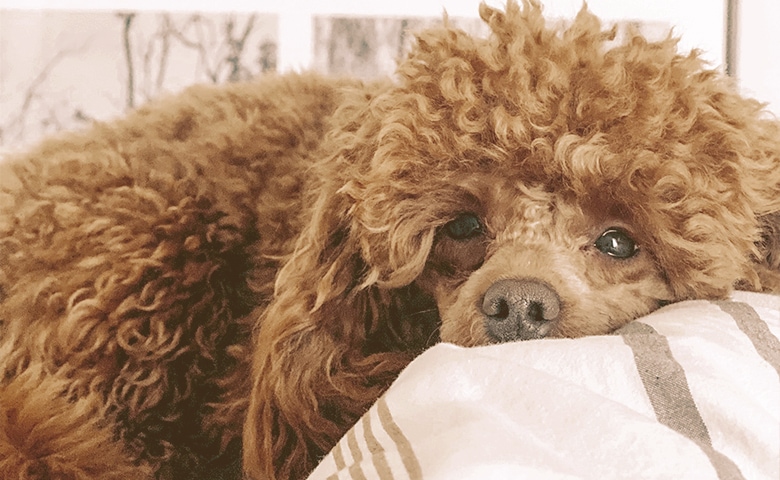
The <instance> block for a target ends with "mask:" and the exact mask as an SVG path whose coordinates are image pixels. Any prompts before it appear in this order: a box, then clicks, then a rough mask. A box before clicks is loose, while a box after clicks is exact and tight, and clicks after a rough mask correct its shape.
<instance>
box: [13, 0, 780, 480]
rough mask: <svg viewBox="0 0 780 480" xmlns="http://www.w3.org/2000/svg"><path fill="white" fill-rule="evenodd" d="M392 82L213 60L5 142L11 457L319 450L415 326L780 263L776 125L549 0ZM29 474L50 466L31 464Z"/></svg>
mask: <svg viewBox="0 0 780 480" xmlns="http://www.w3.org/2000/svg"><path fill="white" fill-rule="evenodd" d="M481 14H482V17H483V18H484V19H485V20H486V22H487V23H488V24H489V25H490V27H491V29H492V31H493V34H492V36H491V37H490V38H488V39H475V38H472V37H469V36H467V35H466V34H465V33H463V32H459V31H457V30H454V29H451V28H449V27H445V28H442V29H438V30H432V31H429V32H426V33H424V34H422V35H421V36H420V38H419V41H418V45H417V46H416V47H415V49H414V50H413V52H412V53H411V55H410V57H409V58H408V59H407V60H405V61H404V62H403V63H402V64H401V65H400V67H399V77H400V79H399V81H398V82H378V83H371V84H363V83H358V82H352V81H348V80H334V79H326V78H322V77H319V76H316V75H287V76H282V77H268V78H265V79H263V80H261V81H259V82H257V83H253V84H243V85H233V86H224V87H210V88H209V87H194V88H192V89H190V90H188V91H187V92H185V93H184V94H182V95H180V96H177V97H173V98H169V99H166V100H162V101H159V102H157V103H154V104H152V105H150V106H148V107H144V108H142V109H140V110H139V111H138V112H135V113H132V114H131V115H129V116H128V117H127V118H124V119H121V120H118V121H115V122H113V123H109V124H100V125H96V126H94V127H93V128H92V129H90V130H89V131H87V132H82V133H74V134H69V135H67V136H63V137H60V138H57V139H52V140H49V141H47V142H45V143H43V144H42V145H41V146H39V147H38V148H36V149H35V150H33V151H31V152H29V153H27V154H25V155H23V156H19V157H16V158H12V159H10V160H9V161H7V162H6V163H5V164H3V165H0V168H2V170H1V171H0V187H2V190H0V321H2V330H0V333H1V334H2V339H1V342H0V371H2V373H3V376H2V377H0V379H1V380H2V383H0V470H2V471H4V472H12V473H11V474H10V475H11V477H10V478H153V477H155V476H156V477H157V478H193V477H197V476H207V475H213V474H214V472H216V471H219V470H221V469H223V467H224V466H225V463H229V462H230V461H231V459H232V458H234V457H235V456H236V455H237V451H238V447H239V446H240V445H239V443H241V442H239V440H240V439H241V438H242V436H243V442H242V443H243V468H244V469H245V471H246V473H247V475H248V476H249V477H250V478H260V479H265V478H300V477H302V476H304V475H305V473H306V472H307V471H309V470H310V469H311V468H312V467H313V466H314V464H315V463H316V461H317V459H318V457H319V455H321V454H323V453H324V452H326V451H327V450H328V449H329V448H330V447H331V446H332V445H333V444H334V443H335V441H336V440H337V439H338V438H339V436H340V435H341V434H343V432H344V431H345V430H346V429H347V428H348V427H349V426H350V425H351V424H352V423H354V421H355V420H356V419H357V418H358V417H359V416H360V415H361V414H362V413H363V412H364V411H365V410H366V409H367V408H368V406H370V405H371V403H372V402H373V401H374V400H376V398H377V397H378V396H379V395H380V394H381V392H382V391H383V390H384V389H385V388H386V387H387V385H388V384H389V383H390V382H391V381H392V379H393V378H394V377H395V376H396V375H397V373H398V372H399V371H400V370H401V369H402V368H403V367H404V366H405V365H406V364H407V363H408V362H409V361H410V360H411V359H412V358H414V356H415V355H416V354H417V353H419V352H420V351H422V350H423V349H424V348H426V347H427V346H428V345H430V344H431V343H433V342H436V341H438V340H439V339H442V340H445V341H451V342H456V343H460V344H462V345H478V344H485V343H491V342H503V341H511V340H516V339H529V338H541V337H545V336H569V337H575V336H581V335H587V334H599V333H606V332H608V331H611V330H613V329H615V328H617V327H619V326H621V325H624V324H625V323H627V322H629V321H630V320H632V319H634V318H636V317H638V316H640V315H643V314H646V313H648V312H650V311H652V310H654V309H655V308H658V307H659V306H660V305H663V304H665V303H668V302H674V301H679V300H683V299H689V298H718V297H723V296H725V295H727V294H728V293H729V291H730V290H731V289H732V288H734V287H735V286H737V287H740V288H745V289H752V290H767V291H780V273H779V272H778V263H779V262H780V260H778V258H780V255H779V254H778V248H777V243H778V235H777V230H778V218H779V217H778V212H780V195H779V193H780V168H778V166H780V126H778V123H777V122H776V121H774V120H771V119H769V118H767V117H766V116H765V115H764V114H763V113H762V111H761V108H760V105H758V104H757V103H756V102H753V101H750V100H746V99H743V98H741V97H740V96H739V95H737V94H736V93H735V92H734V91H733V89H732V87H731V86H730V85H729V83H728V82H727V81H726V80H724V79H722V78H720V76H719V75H718V74H716V73H715V72H712V71H708V70H706V69H704V68H703V65H702V63H701V61H700V60H699V59H698V58H696V56H695V55H690V56H681V55H678V54H677V53H676V52H675V42H674V40H672V39H667V40H665V41H662V42H658V43H648V42H646V41H644V40H643V39H641V38H640V37H638V36H633V37H631V36H629V39H628V41H627V43H626V44H625V45H623V46H616V47H614V48H611V49H608V50H607V49H605V42H606V41H607V40H608V39H609V38H610V34H609V33H605V32H602V31H601V29H600V26H599V24H598V21H597V20H596V19H595V18H594V17H592V16H591V15H590V14H588V13H587V12H583V13H581V14H580V15H579V16H578V18H577V20H576V21H575V22H574V23H573V24H572V25H571V26H570V27H569V28H568V29H567V30H566V31H565V32H556V31H554V30H549V29H547V28H546V27H545V25H544V19H543V18H542V16H541V13H540V9H539V8H538V6H537V5H535V4H533V3H525V4H524V6H523V8H521V7H518V6H517V5H515V4H514V3H511V2H510V4H509V5H508V7H507V11H506V13H503V12H498V11H495V10H492V9H489V8H487V7H483V8H482V10H481ZM25 475H26V476H25Z"/></svg>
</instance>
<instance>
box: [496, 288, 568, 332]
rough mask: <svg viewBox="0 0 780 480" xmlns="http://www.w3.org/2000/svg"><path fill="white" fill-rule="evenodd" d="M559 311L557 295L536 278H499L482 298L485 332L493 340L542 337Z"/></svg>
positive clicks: (551, 325) (549, 328) (559, 304)
mask: <svg viewBox="0 0 780 480" xmlns="http://www.w3.org/2000/svg"><path fill="white" fill-rule="evenodd" d="M560 311H561V302H560V300H559V299H558V295H557V294H556V293H555V291H554V290H553V289H552V288H550V287H549V286H547V285H546V284H544V283H542V282H539V281H537V280H528V279H507V280H499V281H497V282H495V283H494V284H493V285H491V286H490V288H488V289H487V291H486V292H485V296H484V297H483V300H482V313H483V314H484V315H485V325H486V328H487V332H488V335H489V336H490V337H491V338H492V339H493V340H494V341H497V342H510V341H513V340H529V339H532V338H542V337H544V336H546V335H547V334H548V333H549V332H550V330H551V329H552V327H553V324H554V321H555V320H556V319H557V318H558V315H559V314H560Z"/></svg>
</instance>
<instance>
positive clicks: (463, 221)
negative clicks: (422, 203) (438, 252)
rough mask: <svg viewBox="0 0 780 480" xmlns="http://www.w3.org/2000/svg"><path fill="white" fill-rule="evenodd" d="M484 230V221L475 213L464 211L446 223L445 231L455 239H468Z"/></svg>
mask: <svg viewBox="0 0 780 480" xmlns="http://www.w3.org/2000/svg"><path fill="white" fill-rule="evenodd" d="M482 232H483V227H482V223H481V222H480V221H479V218H478V217H477V216H476V215H474V214H473V213H462V214H460V215H458V217H457V218H456V219H455V220H453V221H451V222H449V223H447V224H446V225H444V233H446V234H447V236H449V237H450V238H452V239H454V240H466V239H469V238H472V237H474V236H476V235H480V234H481V233H482Z"/></svg>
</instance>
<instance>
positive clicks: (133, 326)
mask: <svg viewBox="0 0 780 480" xmlns="http://www.w3.org/2000/svg"><path fill="white" fill-rule="evenodd" d="M347 86H348V85H347V84H346V83H344V82H338V81H332V80H325V79H322V78H320V77H316V76H306V75H301V76H285V77H269V78H266V79H264V80H262V81H261V82H258V83H250V84H240V85H231V86H227V87H219V88H216V87H207V86H198V87H192V88H191V89H189V90H188V91H187V92H185V93H184V94H182V95H178V96H174V97H171V98H167V99H164V100H162V101H159V102H156V103H152V104H151V105H149V106H147V107H143V108H141V109H140V110H139V111H137V112H133V113H132V114H130V115H129V116H128V117H127V118H124V119H121V120H118V121H116V122H113V123H105V124H97V125H95V126H93V127H92V128H91V129H89V130H87V131H85V132H79V133H73V134H68V135H65V136H62V137H59V138H55V139H51V140H48V141H47V142H45V143H43V144H42V145H40V146H39V147H37V148H36V149H35V150H33V151H32V152H30V153H28V154H25V155H20V156H16V157H13V158H10V159H8V160H7V161H6V162H4V163H3V164H2V165H0V322H2V327H1V328H2V329H1V330H0V335H1V337H2V338H1V339H0V341H1V343H0V353H1V354H0V372H1V373H2V376H0V419H2V420H0V429H1V430H2V431H0V452H2V453H3V454H2V455H0V471H3V472H5V474H6V475H10V477H11V478H16V473H17V472H24V471H27V472H28V473H29V472H35V471H38V472H42V474H44V475H47V474H54V473H55V472H59V474H62V475H65V476H66V477H67V476H68V475H74V478H76V477H78V472H81V474H87V475H89V474H90V473H89V472H90V471H92V472H93V473H97V472H100V475H102V476H101V478H104V477H105V478H110V473H109V472H110V470H111V467H112V465H113V468H114V469H115V471H116V472H117V475H119V476H122V475H126V474H128V472H129V471H132V470H133V469H134V468H137V469H138V470H137V471H135V474H133V475H131V476H133V477H142V476H145V475H146V474H147V473H148V471H149V470H148V469H147V468H146V467H144V466H137V465H139V464H138V462H137V460H138V459H141V460H142V464H143V463H145V462H148V463H150V464H151V465H152V466H153V467H154V468H158V467H160V466H163V468H164V470H163V471H169V472H170V473H171V474H173V475H174V476H176V475H177V474H178V475H183V476H181V477H177V478H184V477H185V476H186V477H190V476H192V475H193V474H195V473H196V472H197V471H199V470H201V469H202V468H204V466H203V464H204V462H206V461H208V460H210V458H209V457H211V456H213V455H214V452H220V451H225V450H226V449H228V450H229V448H228V446H229V445H230V444H231V442H232V443H235V442H233V441H234V440H235V439H237V438H238V437H239V436H240V432H241V428H242V420H243V415H244V410H245V406H244V404H245V402H246V397H247V395H248V394H247V392H246V389H247V388H248V386H247V385H246V382H248V381H249V376H250V374H249V371H248V370H249V366H248V351H247V350H248V348H249V336H250V334H251V329H252V323H253V321H254V320H255V318H256V313H255V311H256V310H258V309H262V307H263V306H264V305H265V304H267V302H268V301H269V299H270V296H271V295H272V293H273V279H274V276H275V274H276V269H277V267H278V265H279V263H280V262H281V261H282V260H283V259H284V257H285V255H287V254H288V253H289V252H290V250H291V248H292V243H293V241H294V238H295V237H296V235H297V233H298V230H299V229H300V226H301V222H302V216H303V215H304V213H303V211H304V208H303V203H305V202H303V201H302V196H303V195H304V194H305V192H306V190H307V188H309V186H308V182H309V180H308V179H307V175H306V171H307V168H308V166H309V164H310V162H311V161H312V159H313V156H314V155H315V152H317V148H318V144H319V142H320V141H321V139H322V136H323V135H324V132H325V131H326V129H327V126H328V122H329V117H330V116H331V115H332V113H333V111H334V109H335V107H336V105H337V104H339V103H341V100H342V99H341V96H342V95H343V90H344V88H345V87H347ZM20 385H21V386H22V387H24V388H20ZM62 398H65V399H70V400H74V399H76V398H78V399H79V403H78V405H79V407H78V408H69V407H68V403H67V402H66V403H63V404H62V405H60V404H59V403H57V402H60V403H62V402H63V400H62ZM44 400H46V401H44ZM49 401H51V402H54V403H47V402H49ZM35 405H39V406H40V408H36V407H35ZM46 405H50V407H47V406H46ZM58 405H59V406H60V407H62V408H57V406H58ZM182 412H189V413H188V416H186V417H184V416H183V415H182ZM84 418H92V419H93V420H91V421H90V422H91V423H88V424H87V423H85V422H84V421H83V419H84ZM76 425H80V427H79V428H76ZM101 428H102V429H104V430H107V432H106V433H102V434H101V433H99V432H100V430H101ZM80 435H81V436H83V438H79V436H80ZM66 438H68V439H70V440H69V441H67V442H65V441H63V439H66ZM111 439H119V440H120V443H117V445H120V444H123V445H126V446H129V450H128V449H125V450H123V449H122V448H121V447H117V448H115V447H116V446H111V445H106V446H105V452H106V455H107V457H104V458H99V459H96V458H94V456H91V455H83V453H84V452H89V451H94V449H89V448H87V449H86V450H85V447H84V446H85V445H91V444H92V443H94V442H95V441H98V442H100V441H106V442H110V441H113V440H111ZM231 448H232V447H231ZM215 462H217V463H218V462H219V460H215ZM134 465H135V466H134ZM215 467H216V464H215ZM9 469H10V472H9ZM128 469H129V470H128ZM46 472H49V473H46ZM19 478H22V477H19ZM68 478H70V477H68ZM79 478H80V477H79Z"/></svg>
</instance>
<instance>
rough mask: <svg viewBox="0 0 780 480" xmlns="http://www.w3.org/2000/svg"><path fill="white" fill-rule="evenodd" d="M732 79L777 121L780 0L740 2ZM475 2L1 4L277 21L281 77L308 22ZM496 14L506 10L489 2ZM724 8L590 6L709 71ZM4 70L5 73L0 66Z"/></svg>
mask: <svg viewBox="0 0 780 480" xmlns="http://www.w3.org/2000/svg"><path fill="white" fill-rule="evenodd" d="M738 1H739V15H738V24H737V25H738V29H737V32H738V37H737V38H738V62H737V65H736V72H735V73H736V76H737V78H738V80H739V81H740V85H741V86H742V88H743V89H744V91H745V92H746V93H747V94H749V95H751V96H754V97H756V98H758V99H759V100H762V101H765V102H769V103H770V105H771V108H773V109H774V111H775V112H777V113H778V114H780V0H738ZM478 3H479V2H478V0H390V1H386V0H385V1H371V0H189V1H186V2H182V1H177V0H109V1H106V0H0V8H25V9H34V8H53V9H63V8H65V9H80V10H81V9H99V10H106V9H141V10H143V9H148V10H161V9H165V10H168V9H171V10H184V9H186V10H202V11H214V10H222V11H224V10H237V11H258V12H278V13H279V14H280V31H279V34H280V38H279V61H280V67H281V69H282V70H285V69H290V68H296V69H297V68H305V67H306V66H307V65H309V64H310V62H311V48H310V46H311V15H313V14H321V13H338V14H384V15H440V14H441V12H442V11H443V10H445V9H446V10H447V12H448V13H449V14H450V15H453V16H475V15H476V12H477V6H478ZM487 3H489V4H491V5H495V6H501V4H502V3H503V2H501V1H500V0H499V1H496V0H488V2H487ZM543 3H544V4H545V10H546V12H547V14H548V15H550V16H560V17H571V16H572V15H574V14H576V12H577V11H578V10H579V9H580V7H581V6H582V3H583V2H582V1H581V0H545V1H544V2H543ZM724 3H725V1H724V0H589V1H588V6H589V8H590V9H591V10H592V11H593V12H594V13H596V14H597V15H599V16H600V17H601V18H602V19H604V20H619V19H631V20H650V21H664V22H668V23H669V24H670V25H674V27H675V33H676V34H678V35H681V36H682V41H681V48H683V49H690V48H693V47H696V48H700V49H702V50H704V51H705V52H706V54H705V58H707V59H708V60H709V61H710V62H711V63H712V64H713V65H715V66H719V65H722V64H723V63H724V62H723V55H724V50H725V48H724V47H725V34H724V32H725V18H726V15H725V5H724ZM0 68H2V65H0Z"/></svg>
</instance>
